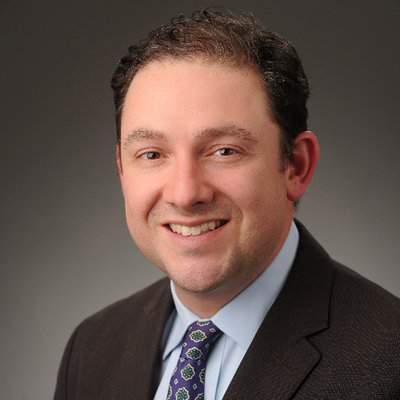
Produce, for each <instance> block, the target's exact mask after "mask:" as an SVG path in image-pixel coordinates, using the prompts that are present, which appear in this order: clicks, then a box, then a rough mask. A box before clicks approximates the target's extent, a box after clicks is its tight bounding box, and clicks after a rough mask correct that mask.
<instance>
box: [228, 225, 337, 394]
mask: <svg viewBox="0 0 400 400" xmlns="http://www.w3.org/2000/svg"><path fill="white" fill-rule="evenodd" d="M296 225H297V227H298V229H299V233H300V242H299V248H298V251H297V255H296V259H295V262H294V264H293V267H292V270H291V272H290V273H289V276H288V278H287V281H286V283H285V285H284V287H283V289H282V291H281V293H280V294H279V296H278V298H277V299H276V301H275V303H274V304H273V306H272V308H271V310H270V311H269V313H268V314H267V316H266V318H265V319H264V321H263V323H262V324H261V326H260V329H259V330H258V332H257V334H256V336H255V338H254V340H253V342H252V344H251V346H250V348H249V350H248V351H247V353H246V355H245V357H244V358H243V360H242V362H241V364H240V366H239V368H238V370H237V371H236V374H235V376H234V378H233V380H232V382H231V384H230V386H229V388H228V390H227V391H226V393H225V396H224V399H229V400H235V399H238V400H239V399H245V398H248V397H249V388H251V397H252V398H256V399H258V398H268V399H280V400H286V399H289V398H290V397H291V396H292V395H293V394H294V393H295V392H296V390H297V389H298V388H299V386H300V385H301V383H302V382H303V380H304V379H305V378H306V376H307V375H308V374H309V373H310V372H311V370H312V369H313V367H314V366H315V365H316V364H317V363H318V361H319V359H320V354H319V352H318V351H317V350H316V349H315V348H314V347H313V346H312V345H311V344H310V343H309V342H308V341H307V337H308V336H310V335H313V334H315V333H317V332H319V331H322V330H324V329H326V328H327V327H328V317H329V303H330V293H331V287H332V282H333V268H332V266H331V263H332V261H331V259H330V257H329V256H328V254H327V253H326V252H325V251H324V250H323V249H322V247H321V246H320V245H319V244H318V243H317V242H316V241H315V240H314V239H313V238H312V236H311V235H310V234H309V233H308V231H307V230H306V229H305V228H304V226H303V225H301V224H300V223H299V222H298V221H296Z"/></svg>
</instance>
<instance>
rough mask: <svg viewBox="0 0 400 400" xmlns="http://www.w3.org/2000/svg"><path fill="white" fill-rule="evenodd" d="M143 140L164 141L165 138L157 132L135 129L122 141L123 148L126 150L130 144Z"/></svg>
mask: <svg viewBox="0 0 400 400" xmlns="http://www.w3.org/2000/svg"><path fill="white" fill-rule="evenodd" d="M143 140H161V141H166V140H167V136H166V135H165V134H164V133H162V132H159V131H154V130H151V129H143V128H139V129H135V130H134V131H132V132H130V133H129V134H128V136H127V137H126V139H125V141H124V148H125V149H126V148H127V147H129V145H130V144H132V143H134V142H141V141H143Z"/></svg>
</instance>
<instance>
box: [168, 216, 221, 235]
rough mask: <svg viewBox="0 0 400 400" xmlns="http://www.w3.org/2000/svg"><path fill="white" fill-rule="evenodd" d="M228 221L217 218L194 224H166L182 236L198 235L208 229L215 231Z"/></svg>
mask: <svg viewBox="0 0 400 400" xmlns="http://www.w3.org/2000/svg"><path fill="white" fill-rule="evenodd" d="M227 222H228V221H227V220H225V219H218V220H214V221H209V222H204V223H202V224H199V225H195V226H187V225H180V224H166V225H165V226H166V227H167V228H169V229H170V230H171V231H172V232H174V233H176V234H178V235H182V236H199V235H203V234H205V233H207V232H210V231H215V230H216V229H218V228H220V227H221V226H223V225H225V224H226V223H227Z"/></svg>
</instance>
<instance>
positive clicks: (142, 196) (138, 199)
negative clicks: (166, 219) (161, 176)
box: [122, 173, 159, 223]
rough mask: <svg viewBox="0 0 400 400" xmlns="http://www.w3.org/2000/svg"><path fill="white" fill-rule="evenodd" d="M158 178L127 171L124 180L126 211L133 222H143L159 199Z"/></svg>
mask: <svg viewBox="0 0 400 400" xmlns="http://www.w3.org/2000/svg"><path fill="white" fill-rule="evenodd" d="M156 182H157V180H156V179H151V177H147V176H144V177H143V176H137V175H136V174H132V173H131V174H129V173H126V174H125V176H124V177H123V181H122V190H123V193H124V199H125V209H126V210H125V211H126V214H127V218H128V220H129V221H130V222H131V223H132V222H133V221H132V219H134V220H135V222H137V223H139V222H142V221H143V220H144V219H147V216H148V214H149V212H150V210H151V209H152V207H153V205H154V204H155V202H156V201H157V194H158V192H159V190H158V188H157V186H156V184H155V183H156Z"/></svg>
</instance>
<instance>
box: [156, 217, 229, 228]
mask: <svg viewBox="0 0 400 400" xmlns="http://www.w3.org/2000/svg"><path fill="white" fill-rule="evenodd" d="M213 221H227V222H229V219H228V218H219V217H217V218H207V219H199V220H196V221H182V220H177V219H175V220H170V221H168V222H164V223H163V224H162V225H163V226H167V225H170V224H178V225H183V226H188V227H190V228H191V227H193V226H198V225H201V224H205V223H208V222H213Z"/></svg>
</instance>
